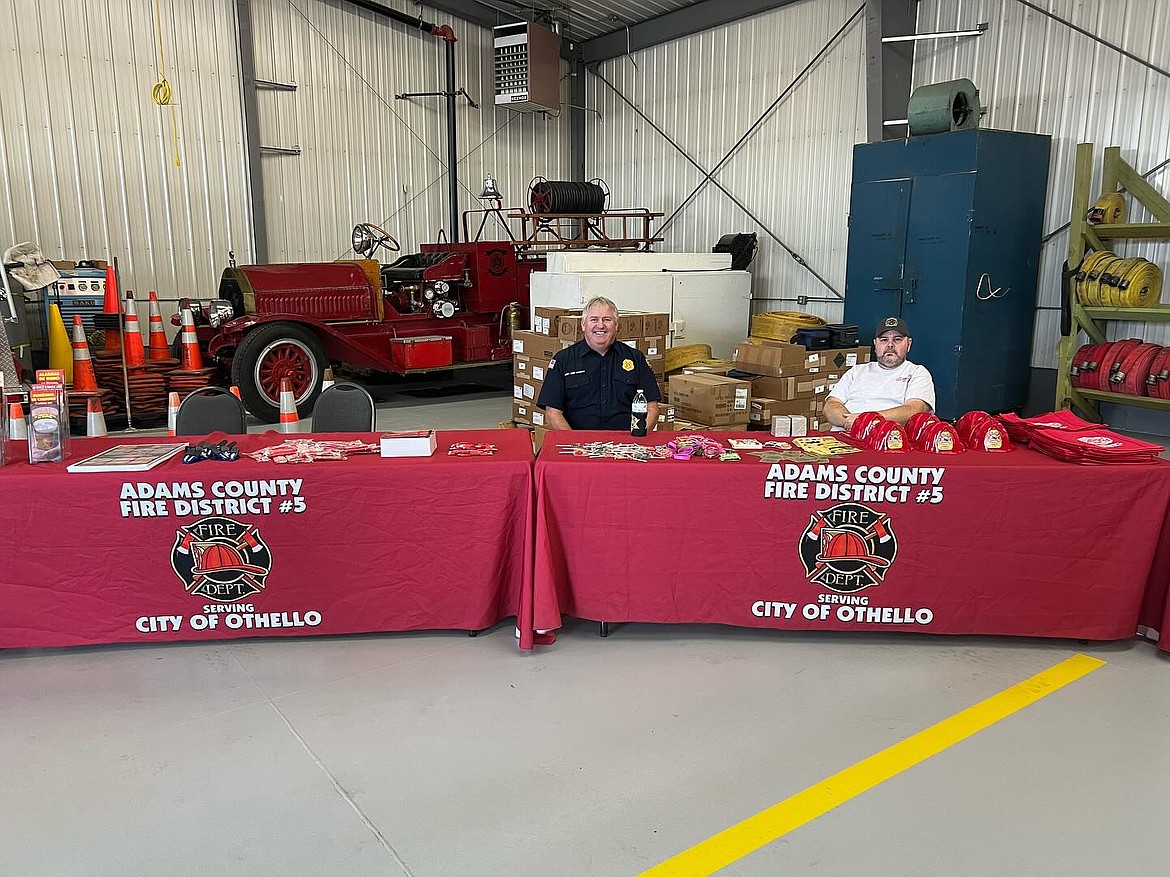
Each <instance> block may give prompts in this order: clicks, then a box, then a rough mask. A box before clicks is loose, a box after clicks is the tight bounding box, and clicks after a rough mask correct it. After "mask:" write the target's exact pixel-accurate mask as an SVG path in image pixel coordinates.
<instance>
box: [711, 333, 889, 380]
mask: <svg viewBox="0 0 1170 877" xmlns="http://www.w3.org/2000/svg"><path fill="white" fill-rule="evenodd" d="M869 359H870V349H869V348H868V347H851V348H848V349H846V350H815V351H810V350H806V349H805V348H803V347H801V346H800V345H799V344H785V343H784V342H783V341H764V342H761V343H759V344H738V345H736V348H735V352H734V353H733V354H732V362H734V363H735V367H736V369H737V370H739V371H742V372H747V373H748V374H753V375H766V376H771V377H790V376H793V375H799V374H826V373H829V372H832V373H833V374H837V375H840V374H843V373H844V372H846V371H847V370H849V369H851V368H852V367H853V366H855V365H857V364H858V363H861V362H869Z"/></svg>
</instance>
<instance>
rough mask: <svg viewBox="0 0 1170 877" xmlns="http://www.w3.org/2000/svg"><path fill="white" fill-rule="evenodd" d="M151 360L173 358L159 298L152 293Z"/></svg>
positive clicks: (152, 291)
mask: <svg viewBox="0 0 1170 877" xmlns="http://www.w3.org/2000/svg"><path fill="white" fill-rule="evenodd" d="M148 346H149V347H150V360H151V362H157V361H158V360H160V359H170V358H171V346H170V345H169V344H167V333H166V330H165V329H163V321H162V311H161V310H159V307H158V296H157V295H155V293H154V290H151V291H150V343H149V345H148Z"/></svg>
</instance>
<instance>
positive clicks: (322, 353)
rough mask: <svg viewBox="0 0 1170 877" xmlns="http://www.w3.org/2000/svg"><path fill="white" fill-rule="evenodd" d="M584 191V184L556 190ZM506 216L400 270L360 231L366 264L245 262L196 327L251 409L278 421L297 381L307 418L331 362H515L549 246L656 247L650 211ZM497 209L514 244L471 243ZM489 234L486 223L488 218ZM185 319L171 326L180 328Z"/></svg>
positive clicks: (382, 366) (392, 366) (428, 248)
mask: <svg viewBox="0 0 1170 877" xmlns="http://www.w3.org/2000/svg"><path fill="white" fill-rule="evenodd" d="M549 185H574V186H575V185H581V184H549ZM533 204H534V209H533V211H532V212H528V211H513V212H509V213H508V214H506V215H505V214H504V213H503V212H502V210H501V209H500V208H499V206H498V205H497V206H496V207H494V208H492V209H489V210H486V211H469V212H468V213H466V214H464V216H463V227H464V241H465V242H463V243H435V244H423V245H422V246H421V247H420V248H419V249H420V252H418V253H413V254H411V255H407V256H402V257H400V258H398V259H397V260H396V261H394V262H390V263H389V264H385V263H381V262H379V261H378V260H376V259H374V258H370V257H372V256H373V255H375V254H376V253H377V251H378V250H379V249H386V250H390V251H397V250H398V249H399V247H398V243H397V241H395V240H394V238H393V237H391V235H390V234H389V233H388V232H386V231H384V230H383V229H381V228H379V227H377V226H375V225H371V224H368V223H362V224H360V225H358V226H356V227H355V228H354V230H353V247H354V252H355V253H357V254H358V255H359V257H366V258H357V259H352V260H342V261H338V262H317V263H305V264H280V265H239V266H235V265H233V266H232V267H229V268H227V269H225V270H224V272H223V276H222V277H221V279H220V285H219V293H218V297H217V298H216V299H214V300H213V301H210V302H206V303H203V304H198V303H196V302H192V306H193V308H195V309H196V310H197V311H198V312H197V313H196V314H195V318H196V332H197V334H198V336H199V339H200V344H201V346H202V347H203V349H204V352H205V354H207V355H208V356H209V357H210V359H211V360H212V361H213V362H214V363H215V364H217V365H218V366H219V367H220V369H221V371H222V377H223V379H224V380H225V381H227V380H230V382H231V383H232V384H234V385H235V386H237V387H239V388H240V393H241V396H242V397H243V400H244V403H245V405H246V406H247V408H248V410H249V411H250V412H251V413H252V414H253V415H255V416H256V417H258V418H259V419H260V420H262V421H265V422H267V423H274V422H276V420H277V419H278V417H279V412H280V409H279V392H280V382H281V379H282V378H289V379H290V380H291V382H292V387H293V395H294V397H295V398H296V402H297V409H298V412H299V413H300V415H301V416H305V415H307V414H309V413H310V412H311V411H312V409H313V405H314V403H315V402H316V400H317V396H318V395H319V394H320V392H321V382H322V379H323V376H324V372H325V369H326V367H327V366H329V365H331V364H333V365H336V366H338V367H348V368H351V369H359V370H368V371H376V372H389V373H392V374H398V375H405V374H411V373H420V372H426V371H435V370H443V369H451V368H461V367H467V366H472V365H485V364H490V363H493V362H499V361H502V360H508V359H510V358H511V356H512V342H511V333H512V331H514V330H516V329H518V328H521V327H523V326H524V325H525V324H526V323H527V319H528V317H527V315H528V286H529V277H530V275H531V274H532V272H533V271H540V270H542V269H543V268H544V252H546V251H547V250H549V249H564V248H569V247H583V246H602V247H610V248H618V249H649V247H650V246H651V245H652V244H653V243H654V242H655V241H656V240H660V239H656V238H652V237H651V236H650V223H651V221H652V220H653V219H654V218H656V217H658V216H661V215H662V214H660V213H649V212H648V211H645V210H631V211H613V212H606V211H604V210H601V211H597V212H596V213H591V214H583V213H572V214H570V213H558V214H557V215H550V214H549V213H548V212H547V210H546V211H544V212H538V210H539V209H540V208H542V207H545V206H546V205H545V203H544V202H542V201H541V200H540V198H539V197H534V198H533ZM493 213H494V214H496V215H497V217H498V218H499V219H500V220H501V222H502V223H503V225H504V227H505V228H507V227H508V222H507V220H508V219H519V220H520V223H521V225H522V228H523V231H522V233H521V235H520V236H519V237H511V233H510V232H509V235H510V239H509V240H502V241H500V240H480V239H478V237H479V235H475V237H476V239H475V240H468V238H469V237H470V235H469V234H468V219H469V217H472V216H474V215H482V216H483V218H484V219H486V218H487V216H488V215H490V214H493ZM479 229H480V233H481V234H482V232H483V229H484V221H482V220H481V221H480V226H479ZM178 321H179V315H176V317H175V318H174V319H173V320H172V322H175V323H176V324H177V323H178Z"/></svg>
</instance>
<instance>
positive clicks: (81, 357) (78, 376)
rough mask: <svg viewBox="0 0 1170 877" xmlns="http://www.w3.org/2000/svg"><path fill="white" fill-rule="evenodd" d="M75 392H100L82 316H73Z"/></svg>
mask: <svg viewBox="0 0 1170 877" xmlns="http://www.w3.org/2000/svg"><path fill="white" fill-rule="evenodd" d="M73 390H74V392H77V393H97V392H98V385H97V375H96V374H94V370H93V359H92V358H91V357H90V355H89V342H88V341H86V340H85V326H84V325H82V322H81V315H80V314H74V316H73Z"/></svg>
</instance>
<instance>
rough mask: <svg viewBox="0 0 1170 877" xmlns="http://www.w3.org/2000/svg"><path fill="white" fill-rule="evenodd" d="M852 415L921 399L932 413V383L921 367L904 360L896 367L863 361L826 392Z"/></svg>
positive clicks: (883, 409) (882, 409)
mask: <svg viewBox="0 0 1170 877" xmlns="http://www.w3.org/2000/svg"><path fill="white" fill-rule="evenodd" d="M829 398H830V399H838V400H840V401H841V402H842V403H843V404H844V405H845V407H846V408H848V409H849V411H850V412H851V413H852V414H861V413H862V412H865V411H885V410H886V409H887V408H897V407H898V406H899V405H905V404H906V402H907V400H909V399H921V400H922V401H923V402H925V403H926V404H927V405H929V406H930V409H931V410H932V411H933V410H934V380H933V379H932V378H931V376H930V372H928V371H927V370H926V369H925V368H924V367H923V366H920V365H916V364H915V363H913V362H910V360H906V361H905V362H903V363H902V364H901V365H900V366H898V367H897V368H883V367H882V365H881V363H878V362H863V363H860V364H858V365H855V366H853V368H851V369H849V371H847V372H845V374H843V375H842V376H841V380H840V381H838V382H837V386H835V387H833V389H832V391H831V392H830V393H829Z"/></svg>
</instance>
